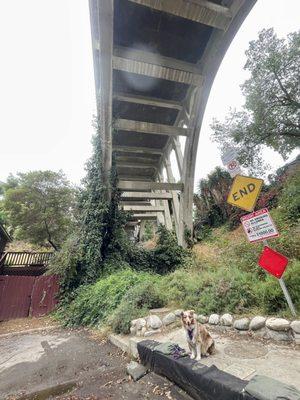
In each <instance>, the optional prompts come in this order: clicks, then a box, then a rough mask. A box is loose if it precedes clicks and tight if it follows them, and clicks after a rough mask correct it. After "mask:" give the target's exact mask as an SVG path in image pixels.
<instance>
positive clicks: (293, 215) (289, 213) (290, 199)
mask: <svg viewBox="0 0 300 400" xmlns="http://www.w3.org/2000/svg"><path fill="white" fill-rule="evenodd" d="M278 208H279V210H281V212H282V214H283V215H284V217H285V218H286V219H287V220H288V221H289V222H290V223H293V224H297V222H299V218H300V167H299V166H298V168H297V169H296V170H295V172H294V173H293V174H292V175H291V176H289V177H288V178H287V180H286V183H285V185H284V187H283V189H282V192H281V195H280V197H279V200H278Z"/></svg>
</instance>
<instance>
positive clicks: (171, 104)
mask: <svg viewBox="0 0 300 400" xmlns="http://www.w3.org/2000/svg"><path fill="white" fill-rule="evenodd" d="M113 98H114V100H118V101H124V102H127V103H134V104H143V105H146V106H154V107H162V108H171V109H175V110H181V108H182V106H181V104H180V103H179V102H177V101H172V100H164V99H158V98H155V97H144V96H139V95H135V94H134V95H133V94H128V93H116V94H115V95H114V96H113Z"/></svg>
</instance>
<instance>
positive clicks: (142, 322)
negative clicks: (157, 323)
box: [135, 318, 146, 331]
mask: <svg viewBox="0 0 300 400" xmlns="http://www.w3.org/2000/svg"><path fill="white" fill-rule="evenodd" d="M144 326H146V320H145V318H138V319H137V320H136V323H135V327H136V329H137V330H138V331H139V330H141V329H142V328H143V327H144Z"/></svg>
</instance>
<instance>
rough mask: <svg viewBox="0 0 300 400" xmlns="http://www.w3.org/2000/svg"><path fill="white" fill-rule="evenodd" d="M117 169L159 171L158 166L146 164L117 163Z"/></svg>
mask: <svg viewBox="0 0 300 400" xmlns="http://www.w3.org/2000/svg"><path fill="white" fill-rule="evenodd" d="M117 168H136V169H154V170H156V169H157V166H156V165H153V164H144V163H140V164H138V163H136V164H135V163H134V164H133V163H128V162H117Z"/></svg>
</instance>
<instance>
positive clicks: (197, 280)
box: [60, 171, 300, 333]
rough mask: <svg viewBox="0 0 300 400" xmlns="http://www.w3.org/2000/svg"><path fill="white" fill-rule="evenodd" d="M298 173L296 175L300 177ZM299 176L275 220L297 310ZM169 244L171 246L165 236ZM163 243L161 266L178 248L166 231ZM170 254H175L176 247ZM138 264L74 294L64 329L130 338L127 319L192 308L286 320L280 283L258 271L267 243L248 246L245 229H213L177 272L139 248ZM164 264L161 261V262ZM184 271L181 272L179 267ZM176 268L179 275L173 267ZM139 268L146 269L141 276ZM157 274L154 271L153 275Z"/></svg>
mask: <svg viewBox="0 0 300 400" xmlns="http://www.w3.org/2000/svg"><path fill="white" fill-rule="evenodd" d="M298 172H299V171H298ZM299 187H300V174H299V173H297V171H296V172H295V173H293V174H292V175H290V176H289V177H288V178H286V180H285V184H284V185H283V187H282V189H281V191H280V194H279V196H278V201H277V207H276V208H274V209H273V210H272V216H273V219H274V220H275V223H276V225H277V227H278V229H279V231H280V237H279V238H277V239H273V240H272V243H271V244H272V247H273V248H275V249H276V250H278V251H279V252H281V253H283V254H285V255H287V256H288V257H289V259H290V263H289V266H288V269H287V271H286V273H285V275H284V278H285V282H286V285H287V287H288V289H289V291H290V294H291V296H292V298H293V301H294V303H295V305H296V307H297V308H298V310H299V309H300V290H299V288H300V241H299V216H300V192H299ZM166 235H167V237H168V240H171V242H169V243H168V241H167V240H166V237H165V236H166ZM160 236H161V238H160V241H162V242H163V244H162V243H160V241H159V244H158V248H160V246H166V248H164V249H163V248H162V247H161V251H160V250H157V254H159V256H160V257H162V258H160V259H159V260H160V262H161V264H160V265H165V263H166V262H169V260H170V259H171V258H172V257H171V253H172V255H173V251H174V248H176V246H177V245H176V242H175V241H174V242H173V241H172V239H171V238H172V236H169V234H168V233H167V232H166V231H165V230H163V231H162V232H161V234H160ZM172 248H173V250H170V249H172ZM134 249H135V252H134V253H133V258H132V259H131V260H130V259H128V260H127V262H122V263H121V262H120V263H119V264H118V266H117V269H116V266H115V263H114V261H113V262H109V263H108V264H109V266H108V269H107V271H108V270H110V273H107V274H106V275H105V276H103V277H102V278H100V279H99V280H98V281H97V282H96V283H94V284H92V285H84V286H81V287H80V288H79V289H77V290H76V291H75V292H73V295H72V296H73V300H72V301H71V302H68V303H67V304H65V305H64V306H63V307H62V309H61V311H60V312H61V315H63V320H64V322H65V323H66V324H67V325H71V326H72V325H82V324H83V325H91V326H98V327H99V326H104V325H107V324H109V325H110V326H111V327H112V328H113V329H114V330H115V331H116V332H123V333H127V332H128V331H129V326H130V320H132V319H134V318H137V317H139V316H142V315H145V314H146V313H147V310H148V309H149V308H154V307H159V306H167V305H170V306H173V307H180V308H181V307H183V308H191V307H192V308H194V309H195V310H196V311H197V312H198V313H203V314H206V313H211V312H218V313H221V312H232V313H236V314H244V315H250V314H252V313H262V314H272V313H276V314H277V315H278V314H282V315H286V316H289V310H288V308H287V305H286V302H285V299H284V297H283V294H282V291H281V288H280V286H279V284H278V281H277V280H276V279H275V278H273V277H272V276H270V275H268V274H266V273H265V272H264V271H263V270H262V269H260V267H258V265H257V260H258V256H259V253H260V251H261V250H262V244H256V245H253V244H249V243H248V242H247V240H246V238H245V236H244V234H243V232H242V230H241V228H240V227H239V228H237V229H235V230H233V231H232V230H230V229H229V228H228V225H222V226H221V227H219V228H214V229H211V230H210V232H209V234H208V235H207V237H206V239H205V240H202V242H201V243H200V244H197V245H196V246H195V247H194V251H193V254H191V253H184V254H182V253H180V257H179V258H176V257H175V260H176V261H177V262H176V263H175V264H174V265H173V267H172V269H173V271H172V272H168V269H167V268H166V270H164V271H163V272H164V274H163V275H161V274H158V273H157V272H160V270H157V266H156V267H155V268H153V264H152V265H151V264H147V262H146V260H147V258H146V259H145V258H144V257H145V254H148V255H149V254H151V255H153V254H155V250H153V251H150V252H149V251H148V252H147V251H145V250H142V249H141V248H139V247H136V246H134ZM157 265H159V263H158V264H157ZM178 265H180V268H178ZM176 266H177V268H176V269H175V267H176ZM141 269H143V270H146V269H148V271H147V272H146V271H141ZM151 270H152V272H151Z"/></svg>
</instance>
